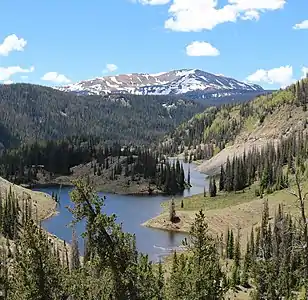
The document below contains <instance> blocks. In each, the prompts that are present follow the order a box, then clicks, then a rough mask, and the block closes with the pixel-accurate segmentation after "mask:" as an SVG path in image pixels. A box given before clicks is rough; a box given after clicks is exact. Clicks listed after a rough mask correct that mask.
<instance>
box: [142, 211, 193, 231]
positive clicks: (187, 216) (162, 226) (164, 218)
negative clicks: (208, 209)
mask: <svg viewBox="0 0 308 300" xmlns="http://www.w3.org/2000/svg"><path fill="white" fill-rule="evenodd" d="M195 213H197V212H192V211H189V212H186V211H178V212H176V215H177V216H178V217H179V218H180V221H179V222H178V223H172V222H171V221H169V218H168V217H169V213H168V212H165V211H163V212H162V213H161V214H159V215H157V216H156V217H153V218H151V219H149V220H147V221H145V222H144V223H142V224H141V226H144V227H148V228H153V229H159V230H162V231H169V232H175V233H182V234H189V231H190V228H191V225H192V223H193V221H194V219H195Z"/></svg>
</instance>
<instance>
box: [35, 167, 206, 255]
mask: <svg viewBox="0 0 308 300" xmlns="http://www.w3.org/2000/svg"><path fill="white" fill-rule="evenodd" d="M183 167H184V170H185V176H187V173H188V168H189V165H188V164H186V163H183ZM194 168H195V165H193V164H191V165H190V181H191V185H192V187H191V188H190V189H189V190H185V191H184V197H187V196H191V195H195V194H200V193H203V190H204V187H206V189H207V188H208V180H207V179H206V176H205V175H204V174H202V173H200V172H198V171H197V170H195V169H194ZM34 190H37V191H42V192H45V193H48V194H50V195H51V194H52V193H53V192H54V193H55V194H57V193H59V188H58V187H45V188H36V189H34ZM71 190H72V188H71V187H62V189H61V191H60V205H59V207H58V211H59V214H58V215H56V216H54V217H52V218H50V219H48V220H46V221H44V222H43V224H42V225H43V227H44V228H45V229H46V230H48V231H49V232H50V233H52V234H55V235H57V236H58V237H59V238H61V239H63V240H65V241H67V242H68V243H70V242H71V236H72V232H71V228H70V227H68V226H67V225H68V224H69V223H70V222H71V221H72V216H71V214H70V212H69V211H68V210H67V208H66V207H67V206H70V205H71V201H70V197H69V192H70V191H71ZM99 195H100V196H106V200H105V207H104V212H105V213H107V214H112V213H115V214H116V215H117V217H118V219H117V222H120V223H122V224H123V230H124V231H126V232H130V233H135V234H136V243H137V248H138V250H139V251H140V252H143V253H147V254H148V255H149V258H150V259H151V260H153V261H159V259H160V258H161V257H163V256H166V255H168V254H170V253H171V252H172V251H173V250H175V249H177V248H178V247H179V246H180V245H181V242H182V240H183V239H184V237H185V236H186V235H185V234H182V233H177V232H169V231H163V230H159V229H152V228H147V227H144V226H141V224H142V223H144V222H145V221H146V220H148V219H151V218H153V217H155V216H157V215H159V214H160V213H161V212H162V207H161V203H162V202H164V201H168V200H169V199H170V198H171V196H123V195H116V194H109V193H99ZM83 230H84V224H78V226H77V227H76V231H77V233H78V234H81V233H82V232H83ZM79 245H80V248H81V250H82V249H83V245H82V242H81V240H80V243H79Z"/></svg>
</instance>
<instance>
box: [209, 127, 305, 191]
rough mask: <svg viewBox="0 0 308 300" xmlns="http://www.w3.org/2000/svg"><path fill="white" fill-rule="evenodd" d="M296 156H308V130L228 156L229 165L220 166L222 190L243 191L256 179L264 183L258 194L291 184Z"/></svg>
mask: <svg viewBox="0 0 308 300" xmlns="http://www.w3.org/2000/svg"><path fill="white" fill-rule="evenodd" d="M296 156H300V157H301V159H303V160H306V159H307V158H308V134H306V135H305V136H304V135H303V133H302V132H301V133H298V134H296V135H295V134H294V135H290V136H289V137H288V138H286V139H282V140H281V141H280V142H279V143H277V144H276V145H274V144H272V143H269V144H267V145H266V146H265V147H263V148H261V149H256V148H254V149H252V150H250V151H248V152H247V153H245V152H244V154H243V155H242V156H240V157H234V158H233V159H232V160H230V159H229V158H228V159H227V162H226V165H225V166H221V168H220V175H219V187H218V188H219V191H226V192H231V191H240V190H243V189H245V188H246V187H249V186H250V185H251V184H253V183H254V182H256V181H258V182H259V186H260V188H259V190H256V193H257V194H258V195H263V193H264V192H266V193H267V194H269V193H272V192H273V191H276V190H281V189H284V188H286V187H288V185H289V174H294V172H295V167H294V166H295V163H296V162H295V157H296ZM284 168H286V170H285V171H284ZM211 181H212V179H211ZM212 188H213V187H212ZM211 191H212V189H211V188H210V193H211Z"/></svg>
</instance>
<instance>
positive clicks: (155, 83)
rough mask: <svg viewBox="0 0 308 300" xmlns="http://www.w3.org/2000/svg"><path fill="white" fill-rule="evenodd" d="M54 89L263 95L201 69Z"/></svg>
mask: <svg viewBox="0 0 308 300" xmlns="http://www.w3.org/2000/svg"><path fill="white" fill-rule="evenodd" d="M56 89H59V90H62V91H65V92H75V93H82V94H92V95H100V94H102V95H105V94H119V93H120V94H136V95H185V94H186V95H187V94H191V93H197V94H198V95H199V97H201V98H202V97H204V95H209V94H213V93H214V94H215V95H216V96H215V97H219V94H224V95H226V94H236V93H240V94H242V93H246V92H262V91H264V90H263V88H262V87H261V86H258V85H254V84H253V85H252V84H248V83H244V82H241V81H238V80H236V79H233V78H229V77H225V76H223V75H220V74H219V75H215V74H212V73H208V72H205V71H202V70H200V69H178V70H171V71H168V72H160V73H153V74H151V73H131V74H119V75H108V76H104V77H97V78H94V79H90V80H83V81H80V82H77V83H74V84H70V85H67V86H63V87H56Z"/></svg>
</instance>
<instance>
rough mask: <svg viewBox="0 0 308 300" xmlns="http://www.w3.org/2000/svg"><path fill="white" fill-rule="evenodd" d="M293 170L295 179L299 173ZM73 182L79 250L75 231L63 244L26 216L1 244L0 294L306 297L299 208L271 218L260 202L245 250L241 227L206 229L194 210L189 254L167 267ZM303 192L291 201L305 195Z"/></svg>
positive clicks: (307, 271) (143, 298) (8, 299)
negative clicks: (80, 226)
mask: <svg viewBox="0 0 308 300" xmlns="http://www.w3.org/2000/svg"><path fill="white" fill-rule="evenodd" d="M296 174H298V177H297V178H298V180H299V181H298V182H300V177H299V176H302V175H299V174H303V173H299V172H298V170H297V173H296ZM75 184H76V187H75V189H74V190H73V192H72V193H71V199H72V202H73V203H74V207H73V208H71V209H70V211H71V213H72V214H73V218H74V220H75V221H74V223H73V226H75V224H76V222H79V221H85V224H86V227H85V233H84V242H85V247H84V253H80V250H79V246H78V239H77V236H76V233H75V232H74V230H72V231H73V233H72V243H71V247H70V248H68V247H67V246H66V245H65V244H61V245H62V246H61V245H60V244H59V243H56V242H55V241H54V240H50V239H49V238H48V236H47V234H46V233H44V231H43V230H42V229H41V228H40V227H39V226H37V225H36V224H35V222H33V221H32V220H30V219H28V220H27V221H26V222H25V223H24V225H23V226H22V228H21V230H20V235H19V236H18V237H17V238H16V240H15V244H12V243H11V242H10V241H9V240H7V242H5V241H4V242H3V244H2V247H1V248H0V252H1V253H0V255H1V264H0V283H1V284H0V290H1V297H2V299H4V300H17V299H18V300H23V299H24V300H26V299H27V300H32V299H33V300H34V299H46V300H49V299H50V300H56V299H57V300H58V299H63V300H64V299H65V300H68V299H74V300H79V299H80V300H83V299H90V300H97V299H106V300H110V299H114V300H120V299H132V300H133V299H134V300H148V299H157V300H179V299H183V300H184V299H191V300H195V299H217V300H220V299H224V297H226V296H227V294H229V293H230V291H232V290H234V291H236V289H237V288H238V287H240V286H244V287H245V288H248V289H249V291H250V297H251V299H255V300H258V299H282V298H284V299H295V298H296V299H303V300H304V299H306V298H307V295H308V289H307V284H308V264H307V262H308V256H307V251H306V249H307V245H308V235H307V223H306V221H305V220H304V218H305V217H306V215H305V211H304V215H303V217H302V218H301V220H300V221H299V222H298V221H297V220H296V219H293V218H292V217H291V216H290V215H287V214H285V213H284V212H283V209H282V206H279V209H278V211H277V213H276V215H275V218H274V220H273V221H270V217H269V208H268V203H267V201H265V202H264V210H263V213H262V219H261V225H260V226H256V227H255V228H253V229H252V231H251V235H250V238H248V239H247V245H246V251H243V250H242V249H243V248H244V247H243V243H242V241H241V235H240V231H239V230H237V231H235V232H234V231H233V230H232V229H230V230H228V233H227V234H226V236H225V238H224V236H220V237H217V238H215V237H213V236H212V235H210V233H209V231H208V226H207V224H206V222H205V215H204V214H203V212H202V211H200V212H199V213H198V214H197V215H196V218H195V221H194V222H193V224H192V227H191V231H190V235H189V238H188V239H186V240H185V241H184V246H185V247H186V249H187V250H188V251H189V252H187V253H186V252H184V253H180V254H178V253H177V252H174V254H173V259H172V263H171V266H166V265H163V264H162V263H159V264H157V265H155V264H153V263H152V262H150V261H149V259H148V257H147V255H143V254H141V253H138V251H137V249H136V241H135V237H134V235H131V234H128V233H124V232H123V231H122V228H121V225H119V224H117V223H116V222H115V216H112V217H111V216H107V215H106V214H105V213H104V212H103V205H104V201H103V199H100V198H98V196H97V194H96V193H95V192H94V191H93V189H92V188H91V187H90V186H88V185H87V184H86V183H83V182H76V183H75ZM301 192H303V191H302V190H299V193H298V195H299V196H298V199H296V198H295V200H296V201H299V202H300V201H301V200H304V199H303V198H301V196H300V194H301ZM300 199H301V200H300ZM300 207H301V208H304V206H300ZM303 220H304V222H302V221H303ZM81 254H82V255H83V260H81V259H80V255H81ZM225 262H228V263H227V264H225ZM224 265H225V266H224Z"/></svg>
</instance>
